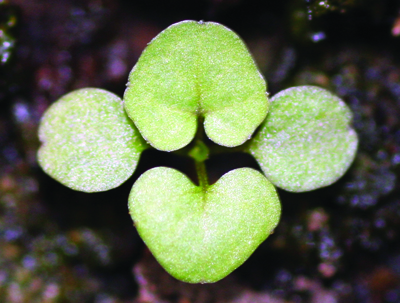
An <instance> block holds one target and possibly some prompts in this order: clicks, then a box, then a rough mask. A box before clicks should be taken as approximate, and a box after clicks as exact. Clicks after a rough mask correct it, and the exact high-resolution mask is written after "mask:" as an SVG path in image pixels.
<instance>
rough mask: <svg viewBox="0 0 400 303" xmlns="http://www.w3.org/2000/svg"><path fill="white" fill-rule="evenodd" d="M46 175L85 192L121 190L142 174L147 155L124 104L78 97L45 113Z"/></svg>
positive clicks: (42, 153)
mask: <svg viewBox="0 0 400 303" xmlns="http://www.w3.org/2000/svg"><path fill="white" fill-rule="evenodd" d="M39 139H40V141H41V142H42V145H41V147H40V149H39V152H38V160H39V164H40V166H41V167H42V168H43V170H44V171H45V172H46V173H47V174H49V175H50V176H52V177H53V178H54V179H56V180H57V181H59V182H61V183H62V184H64V185H66V186H68V187H70V188H72V189H75V190H79V191H84V192H98V191H105V190H109V189H112V188H115V187H117V186H119V185H120V184H121V183H123V182H124V181H126V180H127V179H128V178H129V177H130V176H131V175H132V174H133V171H134V170H135V168H136V165H137V162H138V160H139V156H140V153H141V151H142V150H144V149H145V144H144V142H143V139H141V137H140V134H139V132H138V131H137V129H136V128H135V127H134V125H133V123H132V121H131V120H130V119H129V118H128V116H127V115H126V113H125V111H124V109H123V104H122V101H121V99H120V98H119V97H118V96H116V95H114V94H113V93H110V92H108V91H105V90H102V89H97V88H84V89H80V90H76V91H73V92H71V93H69V94H67V95H65V96H63V97H62V98H61V99H59V100H58V101H57V102H55V103H54V104H53V105H52V106H50V108H49V109H48V110H47V111H46V112H45V114H44V116H43V118H42V120H41V123H40V127H39Z"/></svg>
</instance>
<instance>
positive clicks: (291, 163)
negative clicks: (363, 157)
mask: <svg viewBox="0 0 400 303" xmlns="http://www.w3.org/2000/svg"><path fill="white" fill-rule="evenodd" d="M351 119H352V113H351V111H350V109H349V108H348V107H347V105H346V104H345V103H344V102H343V101H342V100H341V99H340V98H338V97H336V96H334V95H333V94H331V93H330V92H328V91H327V90H325V89H322V88H319V87H314V86H299V87H292V88H289V89H286V90H284V91H282V92H280V93H278V94H277V95H275V96H274V97H273V98H272V99H271V107H270V112H269V114H268V116H267V118H266V120H265V122H264V123H263V125H262V126H261V129H260V131H259V132H258V134H257V135H256V136H255V137H254V139H253V141H252V142H251V144H250V148H249V150H250V152H251V154H252V155H253V156H254V157H255V158H256V159H257V161H258V162H259V164H260V166H261V168H262V170H263V172H264V173H265V175H266V176H267V178H268V179H269V180H270V181H271V182H272V183H274V184H275V185H276V186H278V187H280V188H283V189H285V190H288V191H293V192H302V191H309V190H314V189H316V188H320V187H323V186H327V185H330V184H332V183H334V182H335V181H336V180H337V179H339V178H340V177H341V176H342V175H343V174H344V173H345V172H346V170H347V169H348V167H349V166H350V164H351V163H352V162H353V159H354V157H355V154H356V150H357V143H358V139H357V134H356V132H355V131H354V130H353V129H352V128H351V126H350V123H351Z"/></svg>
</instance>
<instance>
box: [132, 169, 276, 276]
mask: <svg viewBox="0 0 400 303" xmlns="http://www.w3.org/2000/svg"><path fill="white" fill-rule="evenodd" d="M280 210H281V208H280V202H279V198H278V196H277V194H276V191H275V188H274V186H273V185H272V184H271V183H270V182H269V181H268V180H267V179H266V178H265V177H264V176H263V175H262V174H261V173H259V172H258V171H256V170H254V169H251V168H239V169H236V170H233V171H230V172H228V173H227V174H225V175H224V176H222V177H221V179H219V180H218V182H217V183H215V184H213V185H210V186H207V187H200V186H195V185H194V184H193V183H192V182H191V181H190V180H189V179H188V178H187V177H186V176H185V175H183V174H182V173H180V172H178V171H176V170H174V169H171V168H166V167H157V168H153V169H151V170H148V171H147V172H145V173H144V174H143V175H142V176H140V178H139V179H138V180H137V181H136V183H135V184H134V186H133V188H132V191H131V194H130V196H129V211H130V214H131V216H132V218H133V221H134V223H135V225H136V228H137V230H138V232H139V234H140V236H141V237H142V239H143V241H144V242H145V243H146V244H147V246H148V247H149V249H150V250H151V252H152V253H153V255H154V256H155V258H156V259H157V260H158V262H159V263H160V264H161V265H162V266H163V267H164V268H165V269H166V270H167V271H168V272H169V273H170V274H171V275H172V276H174V277H175V278H177V279H179V280H182V281H185V282H189V283H209V282H215V281H218V280H220V279H222V278H223V277H225V276H226V275H228V274H229V273H230V272H232V271H233V270H234V269H235V268H237V267H238V266H240V265H241V264H242V263H243V262H244V261H245V260H246V259H247V258H248V257H249V256H250V255H251V254H252V252H253V251H254V250H255V249H256V248H257V247H258V245H259V244H260V243H261V242H263V241H264V240H265V239H266V238H267V237H268V236H269V235H270V233H271V232H272V231H273V229H274V228H275V227H276V225H277V224H278V221H279V217H280Z"/></svg>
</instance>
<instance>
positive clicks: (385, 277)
mask: <svg viewBox="0 0 400 303" xmlns="http://www.w3.org/2000/svg"><path fill="white" fill-rule="evenodd" d="M399 13H400V3H399V2H398V1H394V0H393V1H390V0H364V1H362V0H320V1H314V0H287V1H278V0H270V1H265V0H264V1H261V0H208V1H206V0H192V1H183V0H148V1H134V0H114V1H112V0H79V1H78V0H58V1H54V0H0V61H1V63H0V302H96V303H116V302H178V303H189V302H190V303H192V302H193V303H203V302H210V303H211V302H255V303H257V302H271V303H274V302H294V303H300V302H312V303H325V302H326V303H334V302H362V303H379V302H388V303H389V302H390V303H392V302H393V303H395V302H400V241H399V239H400V195H399V194H400V187H399V182H398V175H399V164H400V128H399V126H400V55H399V54H400V14H399ZM186 19H194V20H205V21H216V22H219V23H222V24H224V25H226V26H228V27H229V28H231V29H233V30H234V31H236V32H237V33H238V34H239V35H240V36H241V37H242V38H243V39H244V41H245V42H246V43H247V45H248V47H249V49H250V51H251V52H252V54H253V55H254V58H255V60H256V62H257V64H258V65H259V68H260V70H261V72H262V73H263V74H264V76H265V78H266V79H267V80H268V85H269V91H270V93H271V94H272V95H273V94H275V93H276V92H278V91H280V90H282V89H284V88H287V87H290V86H293V85H303V84H310V85H318V86H321V87H325V88H327V89H329V90H331V91H332V92H334V93H336V94H338V95H339V96H340V97H342V98H343V99H344V100H345V102H346V103H347V104H348V105H349V106H350V107H351V108H352V110H353V111H354V127H355V128H356V130H357V132H358V134H359V137H360V145H359V151H358V155H357V158H356V160H355V162H354V164H353V165H352V167H351V168H350V170H349V171H348V172H347V174H346V175H345V176H344V177H343V178H342V179H341V180H339V182H337V183H336V184H334V185H332V186H330V187H327V188H324V189H320V190H316V191H313V192H309V193H303V194H291V193H287V192H284V191H280V192H279V194H280V196H281V199H282V207H283V215H282V219H281V222H280V224H279V226H278V228H277V229H276V230H275V233H274V234H273V235H272V236H270V237H269V238H268V239H267V241H265V242H264V243H263V244H262V245H261V246H260V247H259V248H258V249H257V250H256V252H255V253H254V254H253V256H252V257H251V258H250V259H249V260H248V261H247V262H246V263H245V264H244V265H243V266H241V267H240V268H239V269H237V270H236V271H235V272H234V273H232V274H231V275H230V276H228V277H227V278H225V279H223V280H222V281H220V282H217V283H215V284H210V285H189V284H185V283H181V282H178V281H176V280H175V279H173V278H171V277H170V276H169V275H168V274H166V273H165V272H164V270H163V269H162V268H161V267H160V266H159V265H158V263H157V262H156V261H155V260H154V259H153V257H152V256H151V254H150V253H149V251H148V250H147V249H146V247H145V246H144V244H143V242H142V241H141V240H140V238H139V237H138V235H137V233H136V230H135V228H134V227H133V224H132V220H131V218H130V217H129V215H128V211H127V197H128V194H129V191H130V188H131V186H132V184H133V182H134V181H135V179H136V178H137V177H138V176H139V175H140V174H141V173H142V172H144V171H145V170H147V169H149V168H151V167H154V166H159V165H167V166H173V167H176V168H179V169H181V170H182V171H184V172H187V173H188V174H190V173H191V172H190V171H191V169H192V163H191V162H190V161H189V160H184V159H182V158H179V157H178V156H176V155H173V154H168V153H161V152H157V151H154V150H150V151H146V152H145V153H144V154H143V155H142V158H141V160H140V164H139V167H138V169H137V171H136V172H135V174H134V176H133V177H132V178H131V179H129V180H128V181H127V182H126V183H125V184H124V185H123V186H121V187H120V188H118V189H115V190H111V191H108V192H104V193H96V194H85V193H79V192H75V191H72V190H70V189H68V188H66V187H64V186H62V185H60V184H58V183H57V182H56V181H54V180H52V179H51V178H50V177H48V176H47V175H45V174H44V173H43V171H42V170H41V169H40V168H39V167H38V165H37V162H36V151H37V149H38V146H39V142H38V138H37V127H38V123H39V120H40V117H41V116H42V114H43V112H44V110H46V108H47V107H48V106H49V105H50V104H51V103H52V102H54V101H55V100H57V99H58V98H59V97H60V96H61V95H63V94H65V93H67V92H69V91H71V90H73V89H77V88H81V87H86V86H90V87H100V88H104V89H108V90H110V91H112V92H114V93H116V94H118V95H120V96H122V94H123V92H124V89H125V84H126V82H127V76H128V73H129V71H130V70H131V68H132V67H133V65H134V64H135V62H136V60H137V59H138V57H139V56H140V54H141V52H142V50H143V49H144V47H145V46H146V44H147V43H148V42H149V41H150V40H151V39H152V38H153V37H154V36H156V35H157V34H158V33H159V32H160V31H162V30H163V29H165V28H166V27H167V26H169V25H171V24H172V23H175V22H178V21H181V20H186ZM241 166H250V167H257V164H256V163H255V161H254V159H252V158H251V156H246V155H241V154H231V155H226V156H224V155H220V156H218V157H217V158H214V159H213V158H212V159H210V160H209V162H208V167H209V169H210V176H214V178H216V177H218V176H219V175H221V174H222V173H224V172H226V171H228V170H230V169H232V168H235V167H241Z"/></svg>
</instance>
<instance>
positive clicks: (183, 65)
mask: <svg viewBox="0 0 400 303" xmlns="http://www.w3.org/2000/svg"><path fill="white" fill-rule="evenodd" d="M265 91H266V83H265V81H264V79H263V78H262V76H261V74H260V73H259V71H258V70H257V67H256V65H255V63H254V61H253V59H252V57H251V55H250V54H249V52H248V50H247V49H246V46H245V45H244V43H243V42H242V40H241V39H240V38H239V37H238V36H237V35H236V34H235V33H234V32H233V31H231V30H229V29H228V28H226V27H224V26H222V25H220V24H218V23H212V22H195V21H183V22H180V23H176V24H174V25H171V26H170V27H168V28H167V29H166V30H164V31H163V32H161V33H160V34H159V35H158V36H157V37H156V38H154V39H153V40H152V41H151V43H150V44H149V45H148V46H147V48H146V49H145V51H144V52H143V54H142V55H141V57H140V59H139V61H138V62H137V64H136V65H135V67H134V68H133V69H132V71H131V73H130V75H129V82H128V88H127V90H126V91H125V95H124V102H125V108H126V111H127V113H128V115H129V116H130V117H131V118H132V120H133V121H134V123H135V124H136V126H137V127H138V129H139V131H140V132H141V134H142V135H143V137H144V138H145V139H146V140H147V141H148V142H149V143H150V144H151V145H152V146H154V147H155V148H157V149H160V150H166V151H172V150H176V149H179V148H181V147H184V146H186V145H187V144H188V143H189V142H190V141H191V140H192V139H193V137H194V135H195V133H196V128H197V119H198V117H199V116H204V118H205V121H204V126H205V131H206V134H207V136H208V137H209V138H210V139H211V140H213V141H214V142H215V143H217V144H220V145H224V146H228V147H233V146H237V145H240V144H242V143H244V142H245V141H246V140H248V138H249V137H250V136H251V135H252V133H253V132H254V130H255V128H256V127H257V126H259V125H260V124H261V122H262V121H263V120H264V118H265V116H266V114H267V110H268V100H267V97H266V93H265Z"/></svg>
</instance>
